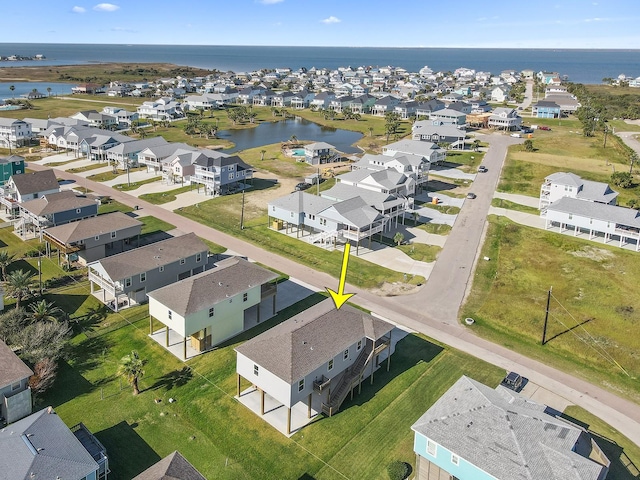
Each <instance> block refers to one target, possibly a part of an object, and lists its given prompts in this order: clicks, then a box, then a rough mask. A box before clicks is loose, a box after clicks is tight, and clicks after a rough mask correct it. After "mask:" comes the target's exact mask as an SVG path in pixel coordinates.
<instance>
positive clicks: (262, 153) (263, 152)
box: [260, 150, 267, 161]
mask: <svg viewBox="0 0 640 480" xmlns="http://www.w3.org/2000/svg"><path fill="white" fill-rule="evenodd" d="M265 153H267V151H266V150H260V161H262V160H264V154H265Z"/></svg>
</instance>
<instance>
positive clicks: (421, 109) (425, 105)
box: [416, 98, 445, 118]
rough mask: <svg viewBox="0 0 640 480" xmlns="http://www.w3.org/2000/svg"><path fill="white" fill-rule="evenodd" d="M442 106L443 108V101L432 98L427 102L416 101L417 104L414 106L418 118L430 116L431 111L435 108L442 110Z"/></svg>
mask: <svg viewBox="0 0 640 480" xmlns="http://www.w3.org/2000/svg"><path fill="white" fill-rule="evenodd" d="M443 108H445V106H444V102H441V101H440V100H437V99H435V98H433V99H431V100H429V101H427V102H420V103H418V105H417V106H416V116H417V117H418V118H420V117H430V116H431V113H432V112H435V111H436V110H442V109H443Z"/></svg>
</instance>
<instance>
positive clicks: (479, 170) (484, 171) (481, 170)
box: [478, 165, 488, 173]
mask: <svg viewBox="0 0 640 480" xmlns="http://www.w3.org/2000/svg"><path fill="white" fill-rule="evenodd" d="M487 171H488V170H487V167H485V166H484V165H480V166H479V167H478V173H487Z"/></svg>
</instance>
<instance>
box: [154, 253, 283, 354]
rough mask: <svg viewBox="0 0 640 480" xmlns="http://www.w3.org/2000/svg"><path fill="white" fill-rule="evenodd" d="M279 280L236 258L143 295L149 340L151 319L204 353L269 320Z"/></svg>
mask: <svg viewBox="0 0 640 480" xmlns="http://www.w3.org/2000/svg"><path fill="white" fill-rule="evenodd" d="M277 278H278V275H277V274H275V273H273V272H271V271H270V270H267V269H266V268H263V267H260V266H259V265H256V264H255V263H251V262H248V261H247V260H244V259H242V258H240V257H230V258H227V259H224V260H221V261H219V262H217V263H215V264H214V267H213V268H212V269H211V270H208V271H206V272H203V273H200V274H198V275H194V276H192V277H189V278H186V279H184V280H180V281H179V282H177V283H173V284H171V285H167V286H166V287H162V288H159V289H158V290H154V291H151V292H149V293H148V296H149V316H150V318H149V321H150V332H149V333H150V335H153V334H154V330H153V319H155V320H157V321H159V322H160V323H162V324H163V325H164V327H165V328H164V331H165V335H164V337H165V347H169V342H170V331H171V332H172V333H173V332H174V333H175V334H176V335H178V336H179V337H180V338H179V341H181V342H182V343H183V345H184V346H183V359H184V360H186V358H187V342H188V341H190V346H191V348H192V349H194V350H195V351H196V352H203V351H205V350H208V349H210V348H211V347H214V346H216V345H219V344H220V343H222V342H223V341H225V340H227V339H229V338H231V337H234V336H236V335H238V334H239V333H241V332H244V331H245V330H248V329H249V328H251V327H253V326H255V325H257V324H258V323H260V322H261V321H264V320H266V319H268V318H271V317H272V316H273V315H275V313H276V311H275V310H276V294H277V286H276V283H275V280H276V279H277Z"/></svg>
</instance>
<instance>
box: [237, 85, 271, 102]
mask: <svg viewBox="0 0 640 480" xmlns="http://www.w3.org/2000/svg"><path fill="white" fill-rule="evenodd" d="M264 90H265V89H264V88H260V87H253V86H250V87H245V88H243V89H241V90H240V91H239V92H238V103H240V104H242V105H253V97H255V96H256V95H258V94H260V93H262V92H264Z"/></svg>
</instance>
